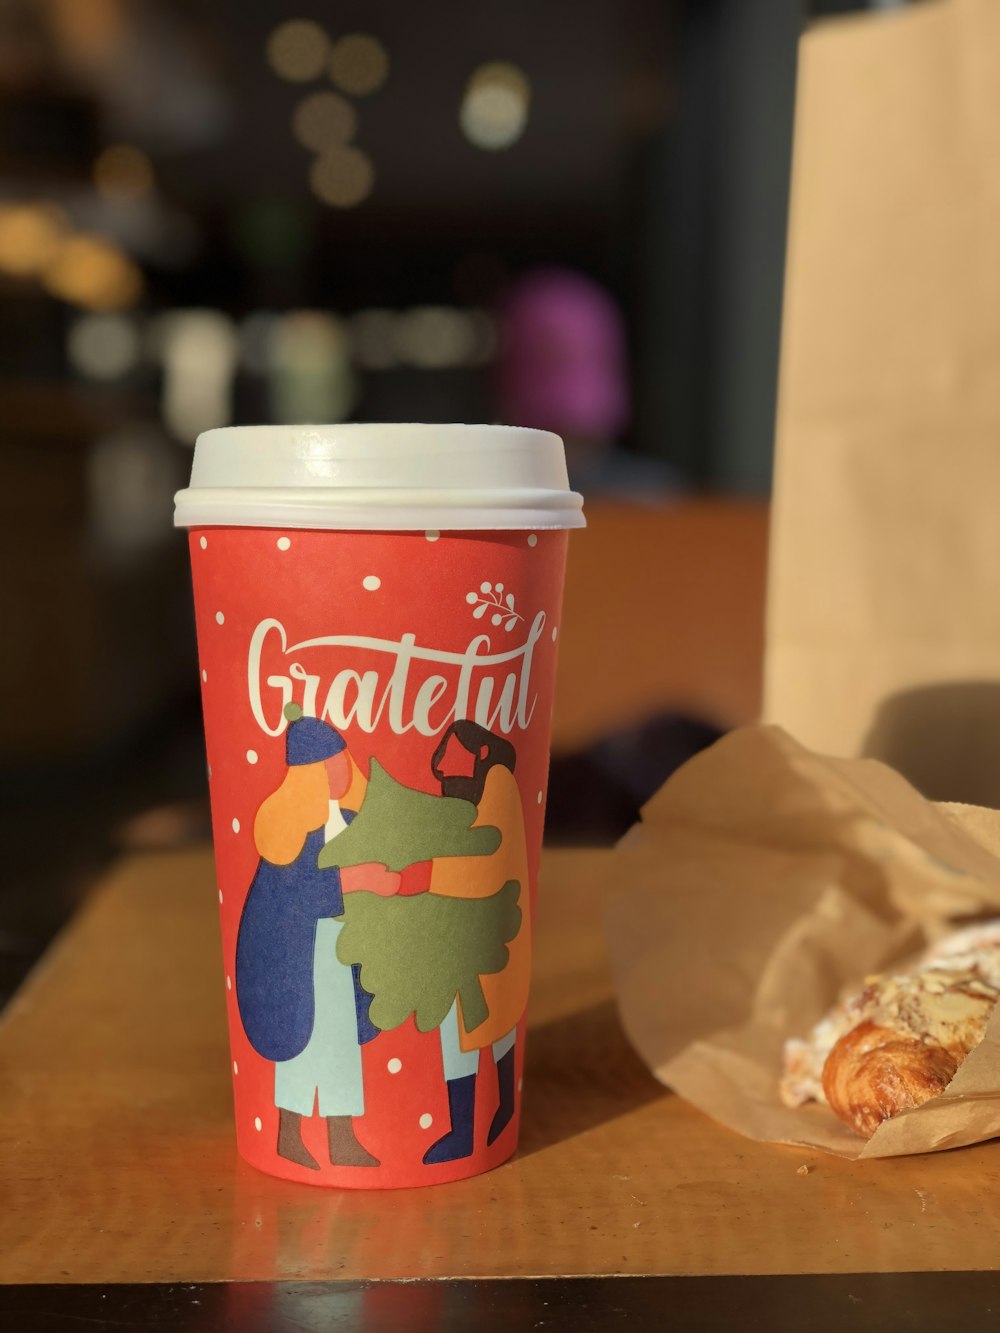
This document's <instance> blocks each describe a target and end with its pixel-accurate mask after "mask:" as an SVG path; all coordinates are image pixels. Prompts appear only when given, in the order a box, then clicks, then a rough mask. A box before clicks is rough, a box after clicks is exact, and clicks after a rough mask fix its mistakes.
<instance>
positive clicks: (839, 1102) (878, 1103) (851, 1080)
mask: <svg viewBox="0 0 1000 1333" xmlns="http://www.w3.org/2000/svg"><path fill="white" fill-rule="evenodd" d="M997 927H998V923H996V922H991V923H989V924H988V925H987V926H984V927H976V928H974V930H972V931H965V932H962V934H961V935H956V936H954V937H951V938H950V939H948V940H945V941H943V942H942V943H940V944H938V945H937V946H935V947H934V949H932V950H930V951H928V953H927V954H925V955H924V957H923V958H921V959H920V960H918V962H917V963H915V964H914V966H913V970H912V971H910V972H907V973H904V974H902V975H897V976H885V977H876V978H873V979H872V980H870V981H869V983H868V985H867V986H866V987H865V988H864V990H862V991H861V992H860V993H859V994H858V995H855V996H854V997H853V998H852V999H850V1000H848V1001H847V1002H846V1003H842V1004H839V1005H837V1006H836V1007H835V1008H834V1009H833V1010H832V1011H831V1012H830V1013H829V1014H828V1015H827V1016H826V1017H825V1018H824V1019H822V1020H821V1021H820V1022H819V1023H817V1025H816V1026H815V1027H814V1028H813V1030H812V1032H811V1033H810V1035H809V1037H808V1038H807V1039H806V1040H804V1041H802V1040H794V1039H793V1040H791V1041H788V1042H786V1044H785V1074H784V1078H783V1080H782V1085H781V1095H782V1100H783V1101H784V1102H785V1103H786V1105H789V1106H800V1105H802V1104H803V1102H806V1101H811V1100H815V1101H820V1102H826V1103H827V1104H828V1105H829V1106H830V1108H831V1110H833V1111H834V1113H835V1114H836V1115H838V1116H839V1117H840V1119H841V1120H843V1121H844V1122H845V1124H847V1125H849V1126H850V1127H851V1128H852V1129H853V1130H854V1131H855V1132H856V1133H858V1134H860V1135H862V1136H863V1137H865V1138H870V1137H871V1135H872V1134H873V1133H874V1132H875V1130H876V1129H877V1128H878V1126H879V1125H880V1124H881V1123H882V1121H883V1120H888V1119H889V1118H890V1117H892V1116H894V1115H898V1114H899V1113H900V1111H904V1110H906V1109H908V1108H909V1107H913V1106H920V1105H921V1104H922V1103H923V1102H926V1101H929V1100H930V1098H932V1097H937V1096H939V1095H940V1094H941V1093H942V1092H944V1091H945V1089H946V1088H947V1087H948V1084H949V1083H950V1082H951V1080H952V1078H953V1077H954V1076H955V1073H956V1071H957V1070H958V1067H959V1065H960V1064H961V1063H962V1061H963V1060H964V1059H965V1057H966V1056H967V1055H968V1054H969V1052H970V1051H971V1050H972V1049H973V1048H974V1047H975V1046H976V1045H978V1043H979V1041H980V1040H981V1039H982V1035H983V1032H984V1031H985V1028H986V1024H987V1022H988V1021H989V1017H990V1014H991V1013H992V1012H993V1009H994V1007H995V1005H996V1003H997V1001H998V1000H1000V930H998V928H997Z"/></svg>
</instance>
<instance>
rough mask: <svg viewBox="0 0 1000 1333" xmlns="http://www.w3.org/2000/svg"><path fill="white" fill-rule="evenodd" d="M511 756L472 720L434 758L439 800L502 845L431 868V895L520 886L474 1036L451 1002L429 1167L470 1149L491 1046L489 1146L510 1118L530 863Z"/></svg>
mask: <svg viewBox="0 0 1000 1333" xmlns="http://www.w3.org/2000/svg"><path fill="white" fill-rule="evenodd" d="M515 760H516V754H515V750H514V747H513V745H512V744H511V743H510V741H508V740H504V739H503V738H502V737H500V736H496V735H494V734H493V733H492V732H491V731H488V730H487V729H486V728H485V727H482V726H480V725H479V724H478V723H476V722H470V721H458V722H454V723H452V725H451V726H450V727H449V728H448V730H447V731H446V732H445V734H444V736H443V738H442V740H441V743H440V745H439V746H438V747H437V749H436V750H435V752H434V755H433V758H432V760H431V770H432V772H433V774H434V776H435V778H436V779H437V780H438V782H439V783H440V786H441V794H442V795H443V796H454V797H458V798H460V799H462V800H465V801H471V802H472V803H473V804H474V805H475V806H477V808H478V814H477V817H476V820H475V824H474V825H473V827H482V826H483V825H491V826H493V827H494V828H496V829H499V831H500V834H501V838H500V844H499V846H498V847H497V849H496V851H494V852H493V853H492V854H491V855H489V856H458V857H441V858H439V859H437V860H435V861H434V862H433V863H432V866H431V879H430V891H431V892H432V893H438V894H443V895H446V896H449V897H453V898H486V897H490V896H491V895H492V894H494V893H496V892H497V891H498V890H499V889H500V888H502V887H503V885H504V884H506V883H507V882H508V881H510V880H516V881H517V883H518V884H519V885H520V896H519V900H518V901H519V906H520V908H521V925H520V929H519V930H518V932H517V934H516V935H515V936H514V938H513V939H511V940H510V941H509V943H508V946H507V947H508V951H509V958H508V962H507V965H506V967H504V968H503V970H502V971H500V972H496V973H493V974H490V975H484V976H482V977H480V982H481V985H482V989H483V995H484V998H485V1000H486V1004H487V1008H488V1011H489V1012H488V1016H487V1017H486V1019H485V1020H484V1021H483V1022H482V1023H480V1024H479V1025H478V1026H477V1027H475V1028H473V1029H472V1030H471V1031H470V1030H469V1029H468V1028H467V1027H466V1024H465V1022H464V1018H463V1014H462V1006H461V1000H460V999H458V998H456V1000H455V1002H454V1004H453V1005H452V1007H451V1009H450V1010H449V1012H448V1015H447V1016H446V1018H445V1020H444V1022H443V1023H442V1024H441V1027H440V1037H441V1056H442V1062H443V1065H444V1076H445V1080H446V1085H447V1090H448V1107H449V1111H450V1114H451V1128H450V1129H449V1131H448V1133H447V1134H445V1135H443V1137H441V1138H440V1139H438V1140H437V1141H436V1142H435V1143H433V1144H432V1145H431V1146H430V1148H428V1150H427V1152H426V1153H425V1154H424V1159H423V1160H424V1162H426V1163H428V1164H434V1163H439V1162H451V1161H455V1160H457V1159H459V1158H462V1157H468V1156H469V1155H470V1154H471V1152H472V1150H473V1146H474V1126H475V1107H476V1090H477V1081H478V1077H479V1070H480V1053H481V1051H482V1050H483V1049H484V1048H485V1047H487V1046H489V1047H491V1048H492V1052H493V1059H494V1061H495V1064H496V1071H497V1095H498V1104H497V1110H496V1113H495V1115H494V1116H493V1120H492V1123H491V1125H490V1128H489V1132H488V1135H487V1143H493V1142H494V1141H495V1140H496V1139H497V1138H499V1136H500V1135H501V1134H502V1133H503V1131H504V1130H505V1129H506V1128H507V1126H508V1124H509V1123H510V1120H511V1117H512V1116H513V1113H514V1058H515V1041H516V1037H517V1025H518V1023H519V1022H520V1019H521V1017H522V1015H523V1014H524V1011H525V1008H526V1006H527V1002H528V986H529V982H530V969H531V917H530V906H529V901H528V858H527V849H526V846H525V836H524V817H523V812H522V809H521V796H520V792H519V791H518V786H517V782H516V780H515V778H514V765H515Z"/></svg>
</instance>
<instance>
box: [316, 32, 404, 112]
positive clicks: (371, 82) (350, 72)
mask: <svg viewBox="0 0 1000 1333" xmlns="http://www.w3.org/2000/svg"><path fill="white" fill-rule="evenodd" d="M329 72H330V78H331V80H332V81H333V83H335V84H336V85H337V87H338V88H339V89H340V90H341V92H344V93H350V95H351V96H352V97H367V96H368V94H369V93H374V92H377V91H378V90H379V88H381V87H382V85H383V83H385V81H386V79H387V78H388V77H389V54H388V52H387V51H386V49H385V47H384V46H383V45H382V43H381V42H380V41H379V39H378V38H377V37H373V36H372V35H371V33H367V32H352V33H349V34H348V35H347V36H346V37H341V38H340V39H339V40H338V41H336V42H334V44H333V49H332V50H331V52H330V71H329Z"/></svg>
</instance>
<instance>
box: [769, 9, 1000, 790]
mask: <svg viewBox="0 0 1000 1333" xmlns="http://www.w3.org/2000/svg"><path fill="white" fill-rule="evenodd" d="M998 127H1000V4H997V3H996V0H943V2H942V3H935V4H927V5H914V6H912V7H909V8H906V9H900V10H897V11H895V12H893V13H892V14H884V15H878V16H874V15H868V16H866V17H864V18H852V19H849V20H838V21H836V22H829V23H825V24H820V25H818V26H817V27H816V28H815V29H814V30H813V31H811V32H810V33H808V34H807V35H806V36H805V37H804V39H803V41H802V44H801V59H800V78H799V94H798V104H797V110H796V126H795V151H794V164H793V174H792V205H791V214H790V227H789V243H788V263H787V279H786V295H785V314H784V325H783V346H782V368H781V388H780V402H779V412H778V429H777V458H776V482H775V500H774V511H773V525H772V550H771V565H770V587H769V625H768V648H767V660H766V671H765V675H766V681H765V709H764V715H765V718H766V719H767V720H769V721H773V722H777V723H780V724H781V725H782V726H784V727H786V728H787V729H788V730H789V731H791V732H792V734H793V735H795V736H797V737H798V738H799V739H800V740H801V741H802V742H803V743H804V744H806V745H808V746H810V747H811V748H815V749H818V750H820V751H822V752H824V753H831V754H842V755H851V754H859V753H868V754H873V755H877V756H878V757H880V758H884V759H886V760H887V761H888V762H890V763H892V764H893V765H894V766H895V767H897V768H899V769H900V770H901V771H902V772H904V773H905V774H906V776H908V777H910V778H911V780H913V781H915V782H916V783H917V784H918V786H920V788H921V790H923V791H925V792H926V793H927V794H929V795H932V796H935V797H937V798H938V799H947V800H963V801H978V802H980V803H982V804H990V805H1000V764H998V763H996V762H995V756H996V755H997V753H1000V596H998V595H997V580H998V578H1000V522H998V521H997V518H996V509H997V506H998V502H1000V447H998V441H1000V249H998V245H997V237H998V236H1000V152H998V151H997V142H998V139H997V136H998Z"/></svg>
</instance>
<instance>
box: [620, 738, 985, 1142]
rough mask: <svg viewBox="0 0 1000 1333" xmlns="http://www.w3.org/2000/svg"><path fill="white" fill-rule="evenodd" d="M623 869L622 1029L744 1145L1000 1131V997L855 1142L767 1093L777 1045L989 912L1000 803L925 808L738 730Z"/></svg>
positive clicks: (665, 804) (624, 854)
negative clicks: (982, 1023)
mask: <svg viewBox="0 0 1000 1333" xmlns="http://www.w3.org/2000/svg"><path fill="white" fill-rule="evenodd" d="M615 861H616V878H617V880H618V881H619V882H620V883H621V884H622V885H624V886H626V887H624V888H623V890H622V891H620V892H619V893H618V894H616V896H615V897H614V899H613V900H612V902H611V905H610V907H609V912H608V923H607V924H608V938H609V946H610V953H611V961H612V969H613V973H614V977H615V987H616V991H617V994H618V1001H619V1007H620V1011H621V1016H622V1020H623V1023H624V1026H625V1030H626V1032H627V1034H628V1036H629V1038H630V1040H631V1041H632V1043H633V1045H634V1046H635V1048H636V1049H637V1051H638V1052H639V1054H640V1055H641V1056H642V1058H643V1059H644V1060H645V1061H646V1063H647V1064H648V1065H649V1067H650V1069H652V1071H653V1072H654V1073H655V1074H656V1076H657V1078H659V1079H660V1080H661V1081H662V1082H663V1083H666V1084H667V1085H668V1086H670V1087H672V1088H673V1089H674V1090H675V1091H677V1092H678V1093H680V1094H681V1096H683V1097H685V1098H686V1099H687V1100H688V1101H691V1102H693V1103H694V1104H695V1105H696V1106H699V1107H700V1108H701V1109H702V1110H704V1111H706V1112H707V1113H708V1114H709V1115H711V1116H713V1117H714V1118H715V1119H717V1120H720V1121H721V1122H722V1123H723V1124H725V1125H728V1126H730V1127H731V1128H732V1129H736V1130H738V1131H740V1132H741V1133H743V1134H746V1135H748V1136H750V1137H751V1138H756V1139H765V1140H771V1141H775V1142H781V1143H793V1144H800V1145H804V1146H808V1147H812V1148H820V1149H823V1150H825V1151H827V1152H832V1153H836V1154H838V1155H840V1156H843V1157H885V1156H896V1155H899V1154H903V1153H914V1152H933V1151H936V1150H938V1149H942V1148H951V1147H957V1146H959V1145H962V1144H968V1143H976V1142H979V1141H981V1140H983V1139H988V1138H992V1137H993V1136H995V1135H998V1134H1000V1007H998V1009H997V1011H996V1012H995V1013H994V1015H993V1017H992V1018H991V1020H990V1023H989V1025H988V1028H987V1032H986V1035H985V1038H984V1040H983V1041H982V1043H981V1044H980V1045H979V1046H978V1047H977V1048H976V1049H975V1050H974V1051H973V1052H972V1053H971V1054H970V1055H969V1056H968V1058H967V1059H966V1060H965V1062H964V1063H963V1064H962V1065H961V1066H960V1068H959V1070H958V1073H957V1074H956V1076H955V1078H954V1079H953V1080H952V1083H951V1085H950V1086H949V1088H948V1089H947V1092H946V1093H945V1094H944V1095H943V1096H941V1097H939V1098H937V1099H935V1100H934V1101H932V1102H928V1103H926V1104H925V1105H924V1106H921V1107H917V1108H915V1109H914V1110H912V1111H907V1112H904V1113H902V1114H901V1115H899V1116H897V1117H895V1118H894V1119H892V1120H890V1121H887V1122H885V1123H884V1124H883V1125H882V1126H880V1128H879V1129H878V1130H877V1131H876V1133H875V1134H874V1136H873V1137H872V1138H871V1139H870V1140H869V1141H868V1142H867V1143H865V1142H864V1140H862V1139H860V1138H858V1137H857V1136H856V1135H855V1134H853V1133H852V1132H851V1131H850V1130H849V1129H848V1128H847V1127H846V1126H845V1125H843V1124H841V1122H840V1121H839V1120H838V1119H837V1118H836V1117H835V1116H834V1115H833V1113H832V1112H831V1111H830V1110H829V1109H828V1108H827V1107H825V1106H819V1105H810V1106H806V1107H803V1108H800V1109H798V1110H792V1109H789V1108H788V1107H786V1106H784V1105H783V1104H782V1102H781V1100H780V1097H779V1093H778V1084H779V1080H780V1077H781V1073H782V1050H783V1045H784V1042H785V1040H786V1039H787V1038H788V1037H802V1036H805V1035H806V1034H807V1033H808V1031H809V1029H810V1028H811V1027H812V1025H813V1024H814V1023H815V1022H816V1021H817V1020H818V1019H820V1018H821V1017H822V1016H823V1015H824V1014H825V1013H826V1011H827V1010H828V1009H829V1008H830V1006H831V1005H832V1004H833V1003H834V1002H835V1001H836V1000H837V999H838V998H841V997H846V996H848V995H850V994H852V993H854V992H856V991H857V990H859V989H860V987H861V985H862V983H863V982H864V979H865V977H866V976H867V975H870V974H871V973H874V972H881V971H884V970H886V969H888V968H891V967H893V966H894V965H896V964H898V963H900V962H901V961H902V960H904V959H905V958H907V957H909V956H912V955H913V954H915V953H916V952H918V951H919V950H921V949H922V948H923V947H925V946H926V944H927V943H928V942H929V941H931V940H934V939H936V938H938V937H939V936H940V935H942V934H944V933H945V932H946V931H948V930H950V929H952V928H953V927H954V925H955V924H956V923H957V922H962V921H963V920H968V919H969V918H972V917H976V916H982V915H986V916H998V915H1000V814H997V813H996V812H993V811H989V810H978V809H974V808H968V807H961V806H938V805H934V804H932V803H931V802H929V801H926V800H925V799H924V798H923V797H922V796H920V795H919V793H918V792H917V791H916V790H915V789H914V788H913V787H912V786H910V785H909V784H908V783H907V782H906V781H904V779H903V778H901V777H900V776H899V774H897V773H895V772H893V771H892V770H891V769H889V768H887V767H886V766H885V765H883V764H880V763H877V762H875V761H873V760H866V759H848V760H845V759H826V758H822V757H820V756H818V755H816V754H812V753H810V752H809V751H808V750H806V749H805V748H804V747H803V746H801V745H799V744H798V743H797V742H796V741H794V740H793V739H792V738H791V737H790V736H788V735H787V734H786V733H785V732H783V731H781V730H780V729H779V728H776V727H750V728H746V729H744V730H742V731H738V732H733V733H732V734H730V735H729V736H727V737H725V738H724V739H723V740H721V741H719V742H718V743H717V744H716V745H714V746H713V747H712V748H711V749H709V750H706V751H704V752H703V753H702V754H700V755H698V756H696V757H695V758H694V759H692V760H690V761H689V762H688V763H687V764H686V765H685V766H684V767H683V768H682V769H680V770H679V771H678V772H677V773H676V774H675V775H674V776H673V777H672V778H671V779H670V780H669V781H668V782H667V784H666V785H665V786H664V787H663V788H662V789H661V790H660V791H659V792H658V793H657V795H656V796H654V798H653V799H652V800H651V801H650V802H649V804H648V805H647V806H646V807H645V808H644V810H643V812H642V822H641V823H640V824H638V825H636V827H635V828H634V829H633V830H632V831H631V832H630V833H629V834H628V835H627V837H626V838H625V839H624V840H623V842H622V843H621V844H620V845H619V847H618V849H617V850H616V852H615Z"/></svg>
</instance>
